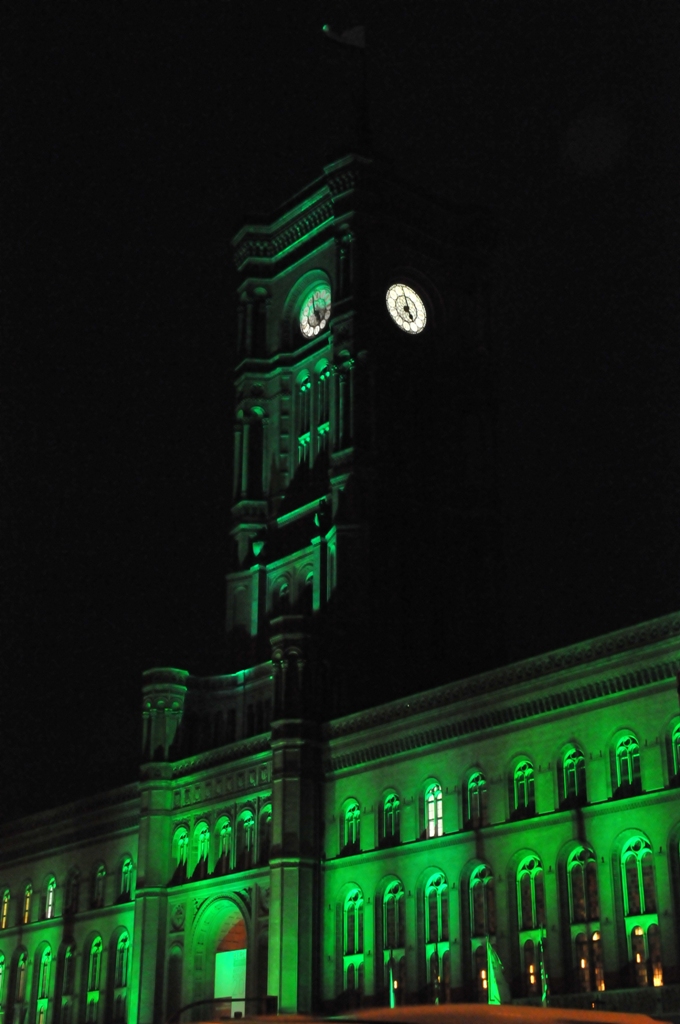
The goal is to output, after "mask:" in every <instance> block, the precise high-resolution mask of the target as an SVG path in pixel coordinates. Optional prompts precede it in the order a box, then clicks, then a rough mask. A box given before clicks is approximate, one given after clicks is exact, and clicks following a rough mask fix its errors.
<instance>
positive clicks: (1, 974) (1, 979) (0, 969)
mask: <svg viewBox="0 0 680 1024" xmlns="http://www.w3.org/2000/svg"><path fill="white" fill-rule="evenodd" d="M4 1002H5V958H4V956H3V955H2V953H0V1006H3V1005H4Z"/></svg>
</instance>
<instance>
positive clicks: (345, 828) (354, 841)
mask: <svg viewBox="0 0 680 1024" xmlns="http://www.w3.org/2000/svg"><path fill="white" fill-rule="evenodd" d="M360 845H361V810H360V808H359V804H358V803H357V801H356V800H350V801H349V802H348V803H347V805H346V806H345V813H344V815H343V820H342V852H343V853H358V852H359V849H360Z"/></svg>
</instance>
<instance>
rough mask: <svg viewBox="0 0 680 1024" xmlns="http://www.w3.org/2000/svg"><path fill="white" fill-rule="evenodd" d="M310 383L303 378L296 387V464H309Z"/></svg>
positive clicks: (306, 378) (307, 379) (307, 378)
mask: <svg viewBox="0 0 680 1024" xmlns="http://www.w3.org/2000/svg"><path fill="white" fill-rule="evenodd" d="M311 414H312V382H311V380H310V379H309V377H305V378H304V380H302V381H301V382H300V384H299V386H298V464H301V463H307V464H308V463H309V449H310V440H311V437H310V425H311Z"/></svg>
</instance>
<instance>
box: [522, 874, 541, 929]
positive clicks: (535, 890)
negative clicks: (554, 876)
mask: <svg viewBox="0 0 680 1024" xmlns="http://www.w3.org/2000/svg"><path fill="white" fill-rule="evenodd" d="M517 902H518V909H519V927H520V930H522V931H527V930H529V929H540V928H543V927H544V926H545V897H544V891H543V867H542V866H541V862H540V860H539V859H538V857H525V858H524V860H523V861H522V862H521V864H520V866H519V868H518V870H517Z"/></svg>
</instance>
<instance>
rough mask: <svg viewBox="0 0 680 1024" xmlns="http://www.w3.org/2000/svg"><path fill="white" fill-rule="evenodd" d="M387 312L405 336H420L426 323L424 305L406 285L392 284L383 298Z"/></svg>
mask: <svg viewBox="0 0 680 1024" xmlns="http://www.w3.org/2000/svg"><path fill="white" fill-rule="evenodd" d="M385 299H386V302H387V311H388V312H389V314H390V316H391V317H392V319H393V320H394V322H395V324H396V325H397V327H400V328H401V330H402V331H406V333H407V334H420V332H421V331H422V330H423V329H424V327H425V324H426V323H427V311H426V309H425V303H424V302H423V300H422V299H421V297H420V295H418V292H416V291H414V290H413V288H409V286H408V285H407V284H392V285H390V287H389V288H388V289H387V295H386V296H385Z"/></svg>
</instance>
